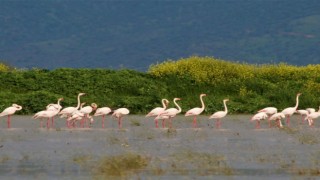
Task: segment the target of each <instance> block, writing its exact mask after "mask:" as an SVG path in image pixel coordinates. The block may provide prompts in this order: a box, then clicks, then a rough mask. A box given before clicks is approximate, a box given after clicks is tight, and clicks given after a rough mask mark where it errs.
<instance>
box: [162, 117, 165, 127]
mask: <svg viewBox="0 0 320 180" xmlns="http://www.w3.org/2000/svg"><path fill="white" fill-rule="evenodd" d="M165 127H166V120H165V119H162V128H165Z"/></svg>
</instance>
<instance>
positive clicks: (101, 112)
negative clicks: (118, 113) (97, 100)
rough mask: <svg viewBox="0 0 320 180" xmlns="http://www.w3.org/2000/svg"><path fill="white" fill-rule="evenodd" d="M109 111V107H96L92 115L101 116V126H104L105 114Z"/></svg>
mask: <svg viewBox="0 0 320 180" xmlns="http://www.w3.org/2000/svg"><path fill="white" fill-rule="evenodd" d="M110 112H111V109H110V108H109V107H102V108H98V109H97V110H96V112H95V113H94V115H93V116H102V128H104V120H105V116H106V115H107V114H109V113H110Z"/></svg>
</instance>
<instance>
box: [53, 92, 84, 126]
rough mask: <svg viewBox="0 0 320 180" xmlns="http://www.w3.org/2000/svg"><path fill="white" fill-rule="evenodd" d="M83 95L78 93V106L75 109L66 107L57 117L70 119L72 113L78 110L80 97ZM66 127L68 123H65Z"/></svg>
mask: <svg viewBox="0 0 320 180" xmlns="http://www.w3.org/2000/svg"><path fill="white" fill-rule="evenodd" d="M83 95H85V93H79V94H78V105H77V107H66V108H64V109H62V110H61V112H59V115H61V117H70V116H71V115H72V113H73V112H74V111H76V110H78V109H79V108H80V97H81V96H83ZM66 123H67V126H68V127H69V125H68V121H66Z"/></svg>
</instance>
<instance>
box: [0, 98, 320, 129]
mask: <svg viewBox="0 0 320 180" xmlns="http://www.w3.org/2000/svg"><path fill="white" fill-rule="evenodd" d="M83 95H85V93H79V94H78V97H77V100H78V104H77V106H76V107H66V108H64V109H62V106H61V105H60V102H61V101H62V100H63V98H59V99H58V102H57V104H48V105H47V106H46V109H45V110H43V111H39V112H37V113H36V114H35V115H34V116H33V118H34V119H40V127H41V128H42V127H43V124H42V119H44V118H45V119H47V123H46V127H47V128H50V127H54V117H55V116H57V115H60V117H61V118H66V126H67V127H68V128H75V127H77V123H78V124H80V126H79V127H82V128H84V127H85V126H86V127H89V124H91V123H92V122H93V121H94V120H93V117H92V116H91V115H90V113H92V112H93V111H95V113H94V114H93V116H102V128H104V127H105V123H104V122H105V117H106V115H108V114H110V113H111V112H112V110H111V109H110V108H109V107H101V108H97V104H95V103H92V104H91V105H89V106H84V105H85V103H84V102H83V103H81V102H80V97H81V96H83ZM300 95H301V93H298V94H297V96H296V105H295V106H294V107H288V108H285V109H284V110H282V111H281V112H278V110H277V108H275V107H266V108H263V109H261V110H259V111H258V112H257V114H255V115H254V116H253V117H252V118H251V121H256V126H255V128H257V129H258V128H260V121H261V120H264V119H267V118H268V122H269V127H271V121H276V122H277V126H278V127H279V128H282V127H283V125H282V122H281V120H282V119H284V118H287V119H286V125H288V126H289V125H290V116H292V115H293V114H294V113H299V114H300V115H301V117H302V122H304V121H305V120H307V121H308V123H309V126H314V122H313V121H314V119H316V118H318V117H319V116H320V107H319V110H318V111H316V110H315V109H314V108H307V109H306V110H298V105H299V96H300ZM204 96H206V94H200V102H201V107H195V108H192V109H190V110H188V111H187V112H186V113H185V116H193V124H192V127H193V128H197V127H198V125H197V116H198V115H200V114H201V113H202V112H203V111H204V109H205V104H204V101H203V97H204ZM179 100H181V99H180V98H174V99H173V103H174V104H175V106H176V108H168V104H169V100H167V99H162V107H156V108H154V109H152V110H151V111H150V112H149V113H148V114H147V115H146V117H155V118H154V123H155V127H156V128H159V123H158V121H159V120H162V128H165V127H166V125H165V121H166V120H167V121H169V127H170V128H172V119H173V118H174V117H175V116H176V115H177V114H179V113H181V107H180V106H179V104H178V103H177V101H179ZM227 101H229V99H224V100H223V105H224V111H218V112H215V113H213V114H212V115H211V116H210V117H209V119H216V122H215V126H216V128H220V127H221V119H222V118H224V117H225V116H226V115H227V113H228V108H227V104H226V103H227ZM83 106H84V107H83ZM167 108H168V109H167ZM21 109H22V106H20V105H17V104H12V106H10V107H8V108H6V109H4V110H3V111H2V112H1V113H0V117H2V116H7V126H8V128H10V127H11V122H10V121H11V116H12V115H13V114H14V113H15V112H16V111H19V110H21ZM129 112H130V111H129V110H128V109H127V108H119V109H116V110H114V111H113V112H112V115H111V116H112V117H115V118H117V120H118V128H122V118H123V116H125V115H128V114H129ZM50 120H51V122H50ZM88 121H89V122H88ZM50 123H51V125H50Z"/></svg>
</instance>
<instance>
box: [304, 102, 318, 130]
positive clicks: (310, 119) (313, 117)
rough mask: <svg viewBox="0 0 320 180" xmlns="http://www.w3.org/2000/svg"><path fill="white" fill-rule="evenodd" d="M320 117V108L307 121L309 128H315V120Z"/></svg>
mask: <svg viewBox="0 0 320 180" xmlns="http://www.w3.org/2000/svg"><path fill="white" fill-rule="evenodd" d="M319 116H320V106H319V110H318V111H316V112H312V113H310V114H308V115H307V117H306V118H305V119H306V120H308V123H309V126H314V122H313V120H314V119H317V118H318V117H319Z"/></svg>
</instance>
